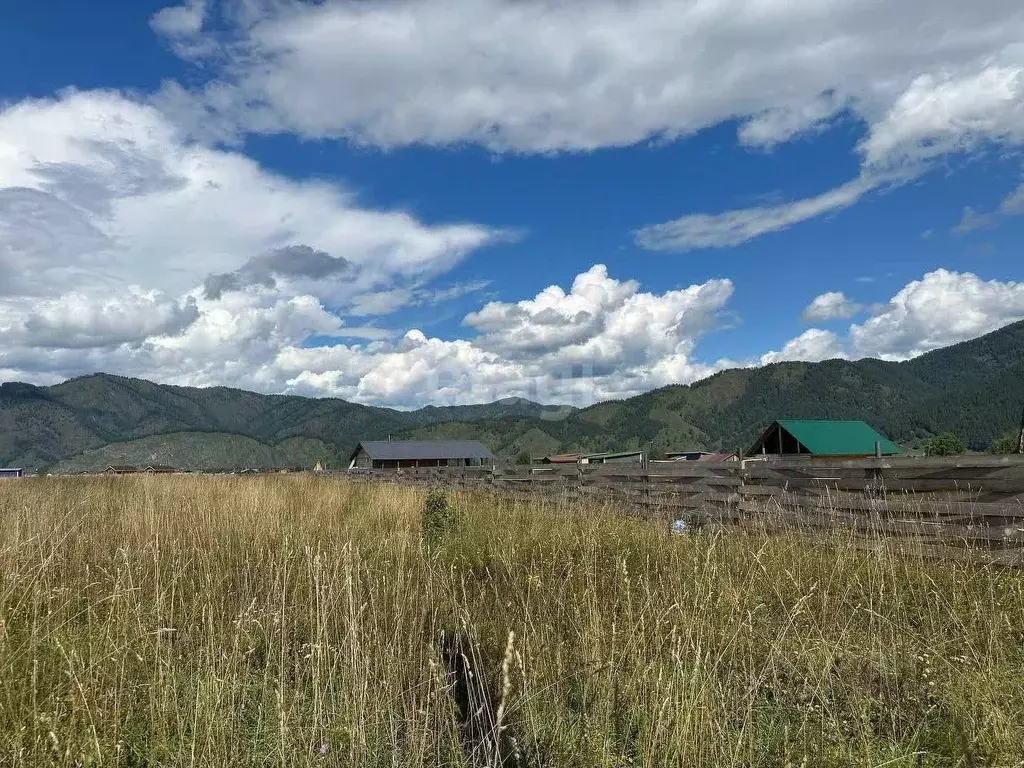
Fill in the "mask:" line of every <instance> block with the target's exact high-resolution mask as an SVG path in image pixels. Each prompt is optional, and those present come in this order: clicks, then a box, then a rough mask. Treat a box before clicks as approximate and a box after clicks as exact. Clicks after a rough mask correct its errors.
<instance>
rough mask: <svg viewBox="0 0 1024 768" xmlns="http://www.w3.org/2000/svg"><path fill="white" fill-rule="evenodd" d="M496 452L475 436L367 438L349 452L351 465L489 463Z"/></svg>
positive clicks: (412, 466) (394, 466)
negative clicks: (474, 437)
mask: <svg viewBox="0 0 1024 768" xmlns="http://www.w3.org/2000/svg"><path fill="white" fill-rule="evenodd" d="M493 464H494V454H493V453H491V451H490V449H488V447H487V446H486V445H484V444H483V443H480V442H478V441H476V440H395V441H391V440H366V441H363V442H361V443H359V445H357V446H356V449H355V450H354V451H353V452H352V455H351V456H349V463H348V467H349V469H415V468H418V467H489V466H492V465H493Z"/></svg>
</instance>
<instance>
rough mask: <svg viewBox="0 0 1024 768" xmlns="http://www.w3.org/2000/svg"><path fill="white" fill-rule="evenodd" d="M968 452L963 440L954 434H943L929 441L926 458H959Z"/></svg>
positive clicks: (925, 450)
mask: <svg viewBox="0 0 1024 768" xmlns="http://www.w3.org/2000/svg"><path fill="white" fill-rule="evenodd" d="M966 450H967V448H966V446H964V441H963V440H961V439H960V438H959V437H957V436H956V435H955V434H953V433H952V432H943V433H942V434H941V435H936V436H935V437H933V438H932V439H931V440H929V441H928V444H927V446H925V449H924V452H925V455H926V456H957V455H959V454H961V453H963V452H964V451H966Z"/></svg>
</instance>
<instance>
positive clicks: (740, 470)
mask: <svg viewBox="0 0 1024 768" xmlns="http://www.w3.org/2000/svg"><path fill="white" fill-rule="evenodd" d="M362 476H365V477H370V478H375V479H382V478H387V479H390V480H400V481H402V482H412V483H429V484H434V485H444V486H447V487H454V488H467V489H468V488H475V489H478V488H481V487H485V488H491V489H493V490H497V491H502V492H505V493H509V494H512V495H514V496H516V497H519V498H545V499H552V498H558V499H560V500H563V501H569V502H572V501H581V502H597V503H603V504H611V505H614V506H616V507H617V508H619V509H622V510H623V511H628V512H639V513H641V514H645V515H649V516H654V517H659V518H668V519H671V520H683V521H685V522H686V523H687V524H688V525H690V526H700V525H702V524H707V523H711V522H713V523H727V524H735V525H741V526H751V525H754V526H777V527H793V526H795V527H799V528H805V529H808V528H809V529H826V528H836V527H844V528H848V529H850V530H852V531H854V532H856V533H858V534H864V535H865V536H867V537H877V536H879V535H881V536H886V537H893V536H898V537H904V538H906V539H907V540H908V541H916V542H917V543H918V544H919V545H920V546H921V547H925V548H927V547H933V548H942V549H943V550H948V549H950V548H953V549H954V550H955V549H958V550H959V551H961V552H962V551H963V549H964V548H965V547H971V548H973V549H975V550H976V549H984V550H987V551H988V552H989V555H988V556H987V557H988V559H990V560H992V561H993V562H1000V563H1004V564H1011V565H1017V564H1024V457H1020V456H969V457H968V456H965V457H956V458H942V459H937V458H936V459H900V458H889V459H857V460H848V461H828V462H824V461H813V460H805V459H800V460H797V459H784V460H778V461H752V460H748V461H744V462H742V463H740V462H723V463H705V462H672V463H663V464H659V463H655V464H653V465H651V466H649V467H639V466H634V465H624V464H619V465H616V464H603V465H569V466H544V467H537V466H533V467H523V466H519V467H508V468H495V469H493V470H492V469H487V468H482V469H476V468H441V469H436V468H435V469H408V470H400V471H389V472H370V473H365V474H364V475H362ZM975 555H976V553H975V554H972V556H975Z"/></svg>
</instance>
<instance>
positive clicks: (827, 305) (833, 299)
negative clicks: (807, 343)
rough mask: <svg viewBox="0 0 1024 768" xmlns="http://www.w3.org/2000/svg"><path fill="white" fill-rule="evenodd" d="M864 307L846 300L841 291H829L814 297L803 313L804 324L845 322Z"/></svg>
mask: <svg viewBox="0 0 1024 768" xmlns="http://www.w3.org/2000/svg"><path fill="white" fill-rule="evenodd" d="M863 308H864V307H863V306H862V305H860V304H858V303H857V302H855V301H853V300H851V299H849V298H847V296H846V294H845V293H843V292H842V291H829V292H828V293H823V294H821V295H820V296H816V297H815V298H814V301H812V302H811V303H810V304H808V305H807V307H806V308H805V309H804V311H803V319H804V322H807V323H820V322H824V321H826V320H846V319H849V318H851V317H853V316H854V315H856V314H857V313H858V312H860V311H861V310H862V309H863Z"/></svg>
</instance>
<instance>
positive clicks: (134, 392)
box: [0, 322, 1024, 470]
mask: <svg viewBox="0 0 1024 768" xmlns="http://www.w3.org/2000/svg"><path fill="white" fill-rule="evenodd" d="M1022 400H1024V322H1021V323H1015V324H1013V325H1010V326H1007V327H1006V328H1003V329H1001V330H998V331H995V332H994V333H990V334H988V335H986V336H983V337H981V338H978V339H974V340H972V341H968V342H964V343H962V344H957V345H954V346H951V347H947V348H944V349H940V350H937V351H934V352H931V353H928V354H926V355H923V356H921V357H918V358H915V359H914V360H910V361H908V362H903V363H888V362H883V361H880V360H859V361H845V360H828V361H825V362H821V363H778V364H774V365H769V366H764V367H761V368H747V369H737V370H730V371H724V372H722V373H718V374H716V375H714V376H712V377H710V378H708V379H705V380H703V381H700V382H697V383H695V384H692V385H686V386H670V387H665V388H663V389H659V390H655V391H652V392H648V393H646V394H643V395H639V396H637V397H633V398H629V399H627V400H621V401H612V402H605V403H600V404H598V405H594V406H591V407H590V408H584V409H580V410H576V409H571V408H559V407H554V406H544V405H541V404H538V403H534V402H531V401H529V400H523V399H520V398H507V399H504V400H499V401H497V402H495V403H487V404H481V405H468V406H450V407H436V406H428V407H426V408H422V409H420V410H417V411H397V410H393V409H389V408H377V407H371V406H365V405H358V404H355V403H349V402H346V401H344V400H338V399H330V398H325V399H317V398H304V397H297V396H290V395H260V394H256V393H253V392H246V391H243V390H238V389H230V388H227V387H213V388H209V389H199V388H193V387H177V386H169V385H161V384H154V383H152V382H149V381H145V380H142V379H129V378H124V377H120V376H113V375H110V374H94V375H91V376H83V377H80V378H76V379H71V380H69V381H66V382H64V383H62V384H58V385H55V386H52V387H37V386H33V385H30V384H22V383H17V382H12V383H6V384H3V385H0V465H7V466H12V465H13V466H23V467H25V468H26V469H30V470H34V469H39V468H50V467H53V468H56V469H58V470H63V469H69V470H70V469H72V468H82V469H90V468H102V467H101V466H100V465H101V464H102V465H103V466H105V464H103V462H107V463H114V462H113V461H112V459H113V458H115V457H116V458H117V463H129V464H131V463H138V464H146V463H160V464H173V465H175V466H184V461H185V459H186V458H187V459H188V461H190V462H191V463H192V465H195V468H213V467H225V466H248V465H249V464H250V463H252V462H254V461H263V462H266V464H267V465H283V463H284V462H287V463H288V465H292V464H294V465H296V466H312V465H313V464H314V463H315V462H316V461H327V462H328V463H330V464H332V465H333V466H338V464H339V463H340V462H341V461H342V460H343V459H344V457H345V456H347V455H348V453H349V452H350V451H351V450H352V448H353V447H354V446H355V444H356V442H357V441H359V440H361V439H386V438H387V437H388V436H392V437H394V438H396V439H399V438H409V439H414V438H415V439H431V438H440V437H448V438H456V437H457V438H464V439H479V440H482V441H483V442H485V443H487V445H488V446H490V447H491V449H492V450H494V451H495V452H496V453H498V454H499V455H502V456H506V457H513V458H514V457H518V456H521V455H523V454H532V455H537V454H543V453H552V452H563V451H569V450H587V451H599V450H613V449H627V448H637V447H644V448H649V449H651V450H654V451H659V450H667V449H680V448H683V449H697V448H703V449H709V450H717V449H728V450H735V449H737V448H741V449H742V448H745V447H747V446H748V445H749V444H750V443H751V442H752V441H753V439H754V438H755V437H756V435H757V434H758V432H759V431H760V430H761V429H762V428H763V427H764V426H765V425H766V424H768V423H769V422H771V421H772V420H774V419H776V418H812V419H813V418H835V419H863V420H865V421H867V422H868V423H870V424H871V425H872V426H874V427H876V428H878V429H880V430H881V431H883V432H884V433H885V434H886V435H888V436H889V437H891V438H892V439H893V440H895V441H896V442H898V443H901V444H903V445H908V444H914V443H915V442H916V441H920V440H923V439H926V438H927V437H929V436H931V435H934V434H938V433H940V432H944V431H947V430H949V431H953V432H956V433H957V434H959V435H960V436H961V437H962V438H963V439H964V440H965V441H966V442H967V444H968V446H969V447H971V448H976V449H983V448H985V447H986V446H988V444H989V443H990V442H991V441H992V440H993V439H994V438H996V437H998V436H999V435H1002V434H1005V433H1006V432H1008V431H1010V430H1012V429H1013V428H1015V427H1016V425H1017V419H1018V417H1019V414H1020V409H1021V403H1022ZM204 435H205V436H207V437H204ZM156 437H159V438H160V439H158V440H154V439H153V438H156Z"/></svg>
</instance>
